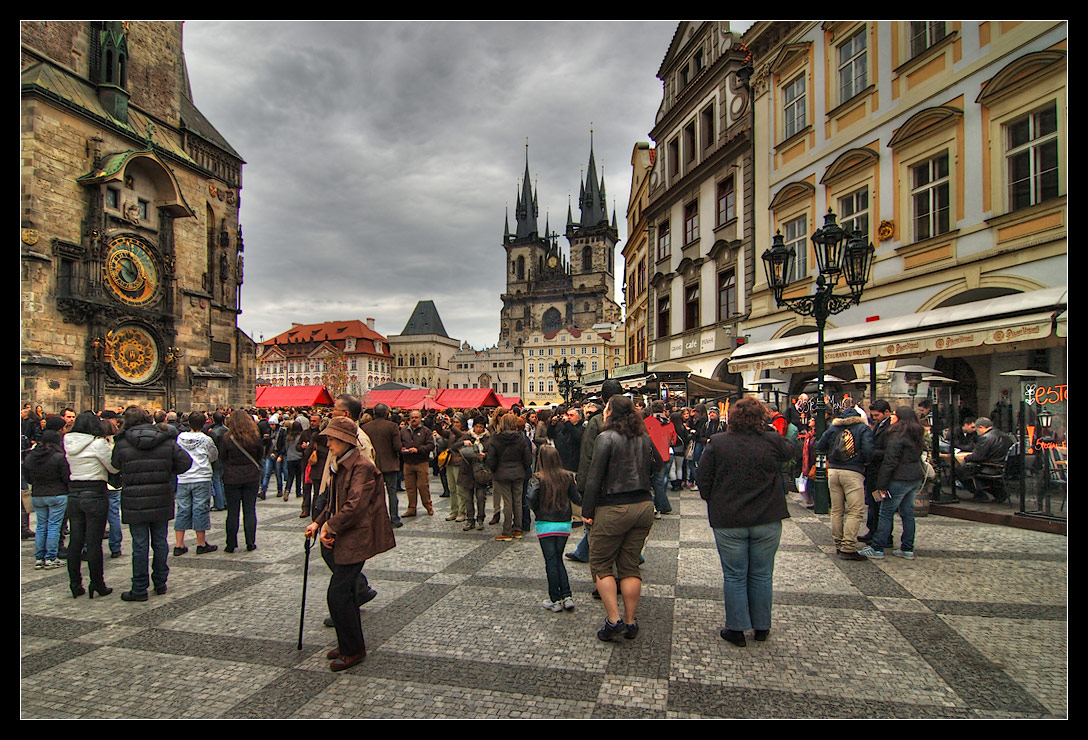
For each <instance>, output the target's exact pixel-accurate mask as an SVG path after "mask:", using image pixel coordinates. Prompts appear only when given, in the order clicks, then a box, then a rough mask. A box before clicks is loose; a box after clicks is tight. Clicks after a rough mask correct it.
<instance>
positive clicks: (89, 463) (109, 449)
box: [64, 432, 117, 494]
mask: <svg viewBox="0 0 1088 740" xmlns="http://www.w3.org/2000/svg"><path fill="white" fill-rule="evenodd" d="M112 455H113V445H111V444H110V442H109V440H108V439H106V438H105V437H95V436H94V435H91V434H84V433H83V432H68V434H65V435H64V456H65V457H66V458H67V459H68V469H69V470H70V471H71V475H72V483H73V484H74V485H72V486H71V488H72V490H80V488H81V486H80V483H81V482H91V484H90V486H83V488H90V489H92V490H95V491H100V492H101V493H103V494H104V493H106V479H107V477H108V475H109V473H116V472H117V468H115V467H113V464H112V462H111V461H110V458H111V456H112Z"/></svg>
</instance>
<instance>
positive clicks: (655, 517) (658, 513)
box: [654, 509, 661, 519]
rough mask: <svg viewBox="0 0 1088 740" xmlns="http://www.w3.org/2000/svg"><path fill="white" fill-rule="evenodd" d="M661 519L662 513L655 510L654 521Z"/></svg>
mask: <svg viewBox="0 0 1088 740" xmlns="http://www.w3.org/2000/svg"><path fill="white" fill-rule="evenodd" d="M660 518H661V512H660V511H657V510H656V509H655V510H654V519H660Z"/></svg>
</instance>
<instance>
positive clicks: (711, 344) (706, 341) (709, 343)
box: [699, 330, 717, 352]
mask: <svg viewBox="0 0 1088 740" xmlns="http://www.w3.org/2000/svg"><path fill="white" fill-rule="evenodd" d="M716 346H717V334H716V332H714V331H713V330H711V331H704V332H703V334H702V336H701V337H699V351H700V352H713V351H714V349H715V347H716Z"/></svg>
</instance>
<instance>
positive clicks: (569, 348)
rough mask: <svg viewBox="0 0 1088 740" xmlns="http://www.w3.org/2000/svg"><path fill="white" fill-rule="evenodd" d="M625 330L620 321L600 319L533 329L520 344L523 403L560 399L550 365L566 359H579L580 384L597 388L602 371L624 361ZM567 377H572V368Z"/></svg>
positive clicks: (548, 401) (613, 367)
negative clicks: (579, 325) (550, 329)
mask: <svg viewBox="0 0 1088 740" xmlns="http://www.w3.org/2000/svg"><path fill="white" fill-rule="evenodd" d="M623 353H624V330H623V324H622V323H620V322H613V323H608V322H602V323H600V324H594V325H593V326H591V327H589V328H588V329H579V328H577V327H565V328H563V329H558V330H556V331H553V332H548V333H543V332H539V331H537V332H533V333H532V334H530V335H529V337H528V338H527V339H526V341H525V343H524V344H523V345H522V346H521V355H522V361H523V363H524V375H523V377H524V378H525V385H524V386H523V387H524V392H523V393H522V400H523V401H524V402H525V404H526V405H536V406H542V405H544V404H549V403H562V401H563V396H562V393H561V392H560V389H559V387H558V385H557V383H556V380H555V372H554V370H553V369H552V366H553V365H554V364H556V363H560V364H562V362H563V361H564V360H567V361H568V362H569V363H570V364H571V365H573V364H574V363H576V362H578V361H581V362H582V364H583V366H584V369H583V370H582V374H583V380H582V383H581V385H582V386H583V387H585V386H591V385H594V384H595V386H596V387H598V388H599V386H600V383H601V382H602V381H603V380H604V379H605V373H606V372H607V373H608V376H609V377H611V373H612V371H613V370H614V369H615V368H616V367H617V366H620V365H623V364H625V363H624V361H623V360H624V354H623ZM568 373H569V375H568V377H569V378H570V379H571V380H574V379H575V374H574V370H573V369H569V370H568Z"/></svg>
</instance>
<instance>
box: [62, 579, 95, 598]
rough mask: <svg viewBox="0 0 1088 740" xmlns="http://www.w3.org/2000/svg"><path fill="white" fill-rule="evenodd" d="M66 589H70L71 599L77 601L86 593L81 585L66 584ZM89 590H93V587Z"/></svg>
mask: <svg viewBox="0 0 1088 740" xmlns="http://www.w3.org/2000/svg"><path fill="white" fill-rule="evenodd" d="M68 588H70V589H72V598H73V599H78V598H79V597H80V596H82V595H83V594H85V593H87V589H85V588H83V584H82V583H70V584H68ZM91 588H94V586H91Z"/></svg>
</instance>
